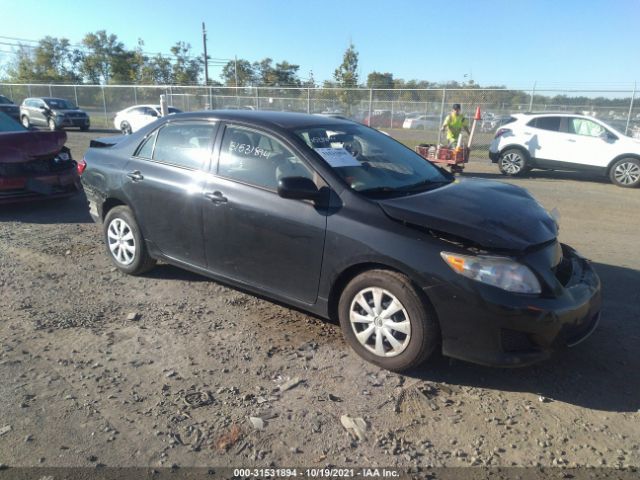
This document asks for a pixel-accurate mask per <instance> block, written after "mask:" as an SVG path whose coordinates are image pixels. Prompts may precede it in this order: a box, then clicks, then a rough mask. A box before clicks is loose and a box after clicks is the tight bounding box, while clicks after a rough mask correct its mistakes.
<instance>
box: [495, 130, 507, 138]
mask: <svg viewBox="0 0 640 480" xmlns="http://www.w3.org/2000/svg"><path fill="white" fill-rule="evenodd" d="M505 133H511V130H509V129H508V128H499V129H498V131H497V132H496V136H495V137H493V138H500V137H501V136H502V135H504V134H505Z"/></svg>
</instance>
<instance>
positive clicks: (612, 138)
mask: <svg viewBox="0 0 640 480" xmlns="http://www.w3.org/2000/svg"><path fill="white" fill-rule="evenodd" d="M600 138H601V139H602V140H604V141H605V142H613V141H615V140H617V139H618V137H616V136H615V135H614V134H613V133H611V132H610V131H608V130H605V131H604V132H602V133H601V134H600Z"/></svg>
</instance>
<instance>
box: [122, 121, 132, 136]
mask: <svg viewBox="0 0 640 480" xmlns="http://www.w3.org/2000/svg"><path fill="white" fill-rule="evenodd" d="M120 131H121V132H122V134H123V135H131V125H129V122H127V121H124V122H122V123H121V124H120Z"/></svg>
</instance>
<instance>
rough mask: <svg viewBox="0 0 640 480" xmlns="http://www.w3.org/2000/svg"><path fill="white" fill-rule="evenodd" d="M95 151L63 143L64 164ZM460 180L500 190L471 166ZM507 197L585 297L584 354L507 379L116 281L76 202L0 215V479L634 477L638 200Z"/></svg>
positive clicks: (196, 289)
mask: <svg viewBox="0 0 640 480" xmlns="http://www.w3.org/2000/svg"><path fill="white" fill-rule="evenodd" d="M103 133H104V134H105V135H106V134H108V133H109V132H106V131H105V132H96V131H93V132H89V133H77V132H69V142H68V145H69V146H70V147H71V149H72V152H73V154H74V156H75V157H76V158H79V157H80V156H81V153H82V152H84V150H85V149H86V148H87V146H88V142H89V139H90V138H95V137H98V136H101V135H102V134H103ZM464 175H468V176H479V177H484V178H499V177H500V176H499V175H498V174H497V168H496V167H495V166H491V165H489V164H488V161H487V160H486V159H484V158H482V159H474V160H472V162H471V163H470V164H469V166H468V168H467V170H466V172H465V174H464ZM512 183H515V184H517V185H521V186H523V187H525V188H527V189H528V190H529V191H531V192H532V193H533V194H534V195H535V196H536V198H537V199H538V200H539V201H540V202H541V203H542V204H543V205H544V206H545V207H546V208H548V209H552V208H554V207H555V208H557V209H558V210H559V212H560V214H561V220H560V225H561V231H560V238H561V240H562V241H564V242H567V243H569V244H571V245H572V246H574V247H575V248H577V249H578V250H579V251H580V252H581V253H582V254H584V255H585V256H587V257H589V258H591V259H592V260H593V262H594V265H595V268H596V269H597V271H598V273H599V274H600V276H601V279H602V281H603V289H604V307H603V317H602V323H601V326H600V328H599V329H598V330H597V332H596V333H595V334H594V335H593V336H592V337H591V338H589V339H588V340H587V341H585V342H584V343H582V344H580V345H579V346H577V347H575V348H573V349H571V350H567V351H562V352H558V354H556V355H555V356H554V358H553V359H552V360H550V361H548V362H546V363H543V364H539V365H537V366H534V367H530V368H524V369H515V370H505V369H493V368H484V367H479V366H475V365H471V364H467V363H464V362H458V361H450V360H449V359H446V358H442V357H439V358H435V359H434V360H433V362H432V363H430V364H429V365H427V366H424V367H422V368H420V369H416V370H415V371H412V372H409V373H408V374H407V375H398V374H394V373H390V372H387V371H384V370H380V369H379V368H377V367H375V366H373V365H370V364H368V363H365V362H364V361H362V360H361V359H360V358H359V357H357V356H356V355H355V354H354V353H353V352H352V351H351V350H350V349H349V348H348V347H347V345H346V344H345V343H344V342H343V340H342V338H341V334H340V330H339V327H338V326H337V325H336V324H334V323H331V322H328V321H324V320H322V319H318V318H316V317H313V316H310V315H308V314H305V313H304V312H299V311H296V310H291V309H289V308H285V307H283V306H280V305H277V304H274V303H271V302H269V301H267V300H263V299H261V298H258V297H255V296H253V295H249V294H246V293H243V292H241V291H238V290H235V289H232V288H228V287H226V286H224V285H221V284H218V283H215V282H213V281H210V280H208V279H206V278H204V277H201V276H198V275H195V274H192V273H188V272H185V271H182V270H179V269H177V268H174V267H171V266H168V265H160V266H158V267H157V268H156V269H155V270H153V271H152V272H150V273H149V274H147V275H145V276H142V277H130V276H126V275H124V274H121V273H119V272H118V271H116V270H115V268H113V267H112V265H111V264H110V263H109V261H108V258H107V256H106V254H105V251H104V247H103V243H102V238H101V233H100V230H99V228H98V227H97V226H96V225H95V224H93V223H92V222H91V219H90V217H89V215H88V213H87V209H86V203H85V199H84V197H83V196H78V197H76V198H74V199H71V200H67V201H56V202H50V203H46V204H44V203H43V204H31V205H24V206H12V207H2V209H1V210H0V299H1V300H0V302H1V306H2V308H1V309H0V338H1V339H2V344H1V348H0V405H2V407H0V463H2V464H5V465H11V466H47V467H55V466H96V465H107V466H154V467H156V466H171V465H178V466H181V467H187V466H207V465H215V466H237V467H240V466H242V467H247V466H258V467H268V466H270V465H277V466H325V465H337V466H343V467H348V466H380V467H393V466H398V467H406V466H427V467H431V466H471V465H489V466H512V465H516V466H536V465H537V466H610V467H624V466H632V467H633V466H635V467H637V466H638V464H639V463H640V450H639V443H640V425H639V421H640V412H639V409H640V375H638V369H639V367H640V357H638V355H637V351H638V348H637V347H638V343H639V341H640V273H639V270H640V256H639V255H638V248H637V245H638V243H637V239H638V237H639V233H640V226H639V223H638V211H640V190H631V191H630V190H626V189H621V188H617V187H615V186H613V185H611V184H609V183H608V182H606V181H604V180H601V179H598V178H593V177H587V176H583V175H576V174H567V173H557V172H533V173H531V174H530V175H529V176H528V177H526V178H523V179H518V180H513V181H512ZM345 415H346V416H349V417H350V418H351V419H358V418H361V419H363V421H364V424H363V425H364V428H363V429H362V431H360V432H358V433H359V435H357V434H355V433H354V432H353V430H352V431H351V432H349V431H347V429H346V428H345V427H344V426H343V420H344V418H343V416H345ZM356 423H358V422H357V421H356Z"/></svg>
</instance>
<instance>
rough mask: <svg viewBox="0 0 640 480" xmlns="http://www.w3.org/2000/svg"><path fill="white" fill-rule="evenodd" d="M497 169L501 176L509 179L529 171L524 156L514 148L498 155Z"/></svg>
mask: <svg viewBox="0 0 640 480" xmlns="http://www.w3.org/2000/svg"><path fill="white" fill-rule="evenodd" d="M498 168H499V169H500V173H501V174H503V175H507V176H509V177H515V176H517V175H521V174H523V173H526V172H528V171H529V170H530V168H529V166H528V165H527V159H526V158H525V154H524V153H522V151H520V150H518V149H516V148H510V149H508V150H505V151H504V152H502V153H501V154H500V159H499V160H498Z"/></svg>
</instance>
